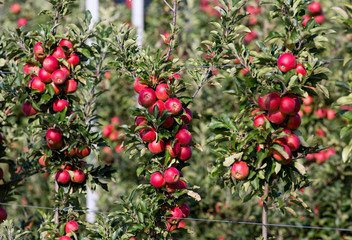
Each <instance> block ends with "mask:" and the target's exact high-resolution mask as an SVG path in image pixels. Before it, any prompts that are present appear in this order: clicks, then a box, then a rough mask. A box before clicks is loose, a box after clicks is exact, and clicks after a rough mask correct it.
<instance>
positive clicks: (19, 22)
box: [17, 18, 27, 27]
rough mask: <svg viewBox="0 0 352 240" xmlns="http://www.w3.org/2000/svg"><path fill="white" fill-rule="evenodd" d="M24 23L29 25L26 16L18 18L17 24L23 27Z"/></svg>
mask: <svg viewBox="0 0 352 240" xmlns="http://www.w3.org/2000/svg"><path fill="white" fill-rule="evenodd" d="M24 25H27V19H26V18H20V19H18V20H17V26H18V27H22V26H24Z"/></svg>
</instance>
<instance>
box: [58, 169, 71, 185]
mask: <svg viewBox="0 0 352 240" xmlns="http://www.w3.org/2000/svg"><path fill="white" fill-rule="evenodd" d="M70 179H71V177H70V174H69V173H68V172H67V171H66V170H61V169H59V170H57V171H56V174H55V180H56V182H58V183H60V184H67V183H69V182H70Z"/></svg>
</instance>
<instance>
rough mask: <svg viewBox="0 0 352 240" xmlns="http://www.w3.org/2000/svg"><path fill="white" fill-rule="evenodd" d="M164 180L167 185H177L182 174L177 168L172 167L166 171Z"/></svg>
mask: <svg viewBox="0 0 352 240" xmlns="http://www.w3.org/2000/svg"><path fill="white" fill-rule="evenodd" d="M164 179H165V182H166V183H170V184H173V183H177V182H178V180H179V179H180V172H179V171H178V170H177V169H176V168H174V167H170V168H168V169H166V170H165V172H164Z"/></svg>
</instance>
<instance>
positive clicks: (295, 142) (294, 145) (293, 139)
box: [286, 133, 301, 152]
mask: <svg viewBox="0 0 352 240" xmlns="http://www.w3.org/2000/svg"><path fill="white" fill-rule="evenodd" d="M290 134H291V136H287V137H286V145H287V146H288V147H289V148H290V150H291V152H294V151H296V150H297V149H298V148H299V146H300V145H301V141H300V140H299V138H298V137H297V135H296V134H293V133H290Z"/></svg>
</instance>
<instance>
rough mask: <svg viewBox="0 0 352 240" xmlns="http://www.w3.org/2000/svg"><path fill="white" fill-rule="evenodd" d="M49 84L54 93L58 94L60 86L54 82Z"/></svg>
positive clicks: (60, 89)
mask: <svg viewBox="0 0 352 240" xmlns="http://www.w3.org/2000/svg"><path fill="white" fill-rule="evenodd" d="M50 85H51V86H52V87H53V89H54V92H55V95H59V94H60V92H61V91H62V87H61V86H58V85H56V84H55V83H54V82H51V83H50Z"/></svg>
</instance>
